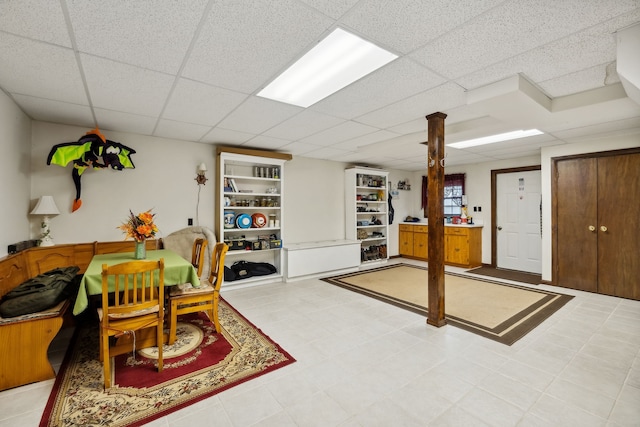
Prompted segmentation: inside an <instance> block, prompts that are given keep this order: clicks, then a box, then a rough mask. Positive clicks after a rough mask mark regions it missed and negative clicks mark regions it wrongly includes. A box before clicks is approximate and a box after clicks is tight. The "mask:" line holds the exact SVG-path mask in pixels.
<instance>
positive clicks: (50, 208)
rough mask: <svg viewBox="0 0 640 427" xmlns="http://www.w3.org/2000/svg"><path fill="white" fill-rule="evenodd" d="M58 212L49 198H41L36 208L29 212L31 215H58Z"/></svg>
mask: <svg viewBox="0 0 640 427" xmlns="http://www.w3.org/2000/svg"><path fill="white" fill-rule="evenodd" d="M59 214H60V211H59V210H58V207H57V206H56V202H55V201H54V200H53V197H51V196H42V197H40V200H38V203H37V204H36V207H35V208H33V210H32V211H31V215H59Z"/></svg>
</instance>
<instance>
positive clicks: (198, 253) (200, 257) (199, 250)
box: [191, 238, 208, 278]
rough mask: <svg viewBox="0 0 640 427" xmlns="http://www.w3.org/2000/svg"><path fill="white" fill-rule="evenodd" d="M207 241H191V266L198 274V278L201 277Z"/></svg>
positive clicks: (199, 239) (200, 239)
mask: <svg viewBox="0 0 640 427" xmlns="http://www.w3.org/2000/svg"><path fill="white" fill-rule="evenodd" d="M207 244H208V241H207V239H203V238H197V239H196V240H194V241H193V248H192V250H191V264H192V265H193V268H195V269H196V272H197V273H198V278H200V276H201V275H202V267H203V265H204V258H205V257H204V251H205V250H206V249H207Z"/></svg>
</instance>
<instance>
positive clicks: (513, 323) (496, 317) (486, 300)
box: [322, 264, 573, 345]
mask: <svg viewBox="0 0 640 427" xmlns="http://www.w3.org/2000/svg"><path fill="white" fill-rule="evenodd" d="M322 280H324V281H326V282H328V283H331V284H334V285H337V286H341V287H343V288H346V289H349V290H352V291H355V292H359V293H361V294H363V295H367V296H370V297H373V298H377V299H379V300H381V301H384V302H387V303H390V304H394V305H396V306H398V307H402V308H404V309H407V310H411V311H413V312H416V313H419V314H423V315H425V316H426V315H427V307H428V277H427V269H426V268H424V267H418V266H414V265H408V264H394V265H389V266H384V267H379V268H373V269H369V270H363V271H359V272H355V273H348V274H342V275H339V276H333V277H327V278H324V279H322ZM444 287H445V317H446V320H447V323H448V324H450V325H453V326H457V327H459V328H462V329H465V330H467V331H470V332H473V333H476V334H478V335H481V336H483V337H486V338H490V339H492V340H495V341H498V342H500V343H502V344H506V345H511V344H513V343H514V342H516V341H517V340H519V339H520V338H522V337H523V336H525V335H526V334H527V333H529V332H530V331H531V330H533V329H534V328H535V327H536V326H538V325H540V323H542V322H543V321H544V320H545V319H546V318H548V317H549V316H550V315H551V314H553V313H555V312H556V311H557V310H558V309H560V308H561V307H562V306H564V305H565V304H566V303H567V302H568V301H569V300H570V299H571V298H573V296H570V295H563V294H558V293H555V292H549V291H545V290H540V289H532V288H528V287H524V286H517V285H510V284H504V283H499V282H496V281H493V280H487V279H481V278H478V279H475V278H469V277H466V276H463V275H460V274H455V273H445V280H444Z"/></svg>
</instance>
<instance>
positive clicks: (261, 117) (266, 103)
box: [219, 96, 302, 134]
mask: <svg viewBox="0 0 640 427" xmlns="http://www.w3.org/2000/svg"><path fill="white" fill-rule="evenodd" d="M301 111H302V108H300V107H296V106H293V105H288V104H284V103H282V102H276V101H271V100H268V99H265V98H259V97H257V96H251V97H249V98H247V100H246V101H244V102H243V103H242V104H240V106H239V107H238V108H237V109H236V110H234V111H233V112H232V113H231V114H229V115H228V116H227V117H225V118H224V120H222V121H221V122H220V123H219V126H220V127H222V128H225V129H231V130H237V131H239V132H247V133H253V134H259V133H262V132H264V131H266V130H267V129H270V128H272V127H274V126H276V125H277V124H280V123H281V122H283V121H285V120H287V119H289V118H291V117H293V116H295V115H296V114H298V113H299V112H301Z"/></svg>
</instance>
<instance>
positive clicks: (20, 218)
mask: <svg viewBox="0 0 640 427" xmlns="http://www.w3.org/2000/svg"><path fill="white" fill-rule="evenodd" d="M0 144H1V145H2V155H0V199H1V201H0V204H1V205H2V207H1V208H0V257H4V256H6V255H7V253H8V251H7V247H8V246H9V245H10V244H13V243H17V242H20V241H23V240H26V239H28V238H29V208H30V206H29V194H30V183H31V177H30V174H29V172H30V162H31V159H30V153H29V149H30V147H31V119H29V117H27V116H26V115H25V114H24V113H23V112H22V110H20V108H18V106H17V105H16V104H15V103H14V102H13V100H12V99H11V98H9V97H8V96H7V95H6V94H5V93H4V92H2V91H0Z"/></svg>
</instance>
